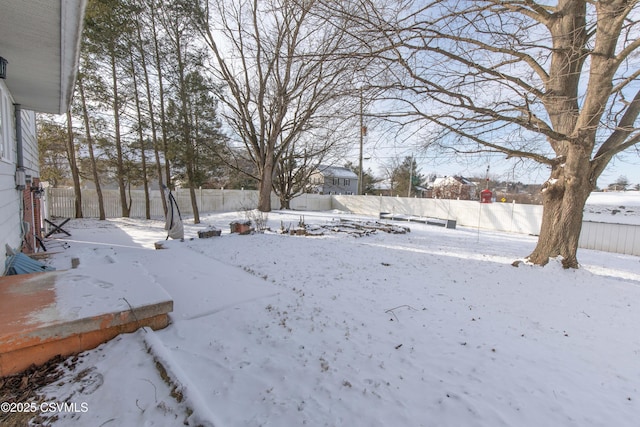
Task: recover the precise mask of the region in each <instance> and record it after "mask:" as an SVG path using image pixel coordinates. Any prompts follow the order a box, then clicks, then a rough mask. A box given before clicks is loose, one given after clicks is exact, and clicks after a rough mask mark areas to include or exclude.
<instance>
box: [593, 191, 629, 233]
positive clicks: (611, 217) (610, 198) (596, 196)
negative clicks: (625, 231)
mask: <svg viewBox="0 0 640 427" xmlns="http://www.w3.org/2000/svg"><path fill="white" fill-rule="evenodd" d="M584 219H585V220H586V221H595V222H609V223H618V224H634V225H640V191H617V192H615V191H611V192H606V193H605V192H598V193H591V196H590V197H589V199H588V200H587V206H585V209H584Z"/></svg>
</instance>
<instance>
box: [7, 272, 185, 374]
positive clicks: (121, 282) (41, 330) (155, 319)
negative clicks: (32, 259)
mask: <svg viewBox="0 0 640 427" xmlns="http://www.w3.org/2000/svg"><path fill="white" fill-rule="evenodd" d="M172 310H173V301H172V299H171V297H170V296H169V295H168V294H167V292H166V291H165V290H164V289H163V288H162V287H161V286H160V285H158V284H157V283H155V281H154V280H153V278H152V277H150V276H149V275H148V274H147V273H146V272H145V271H144V270H143V269H140V268H136V267H135V266H133V265H121V264H108V265H102V266H93V267H91V268H90V269H75V270H64V271H54V272H47V273H37V274H24V275H17V276H6V277H0V325H2V328H1V330H0V377H3V376H7V375H11V374H14V373H17V372H20V371H22V370H24V369H26V368H28V367H29V366H31V365H32V364H36V365H39V364H42V363H45V362H46V361H47V360H49V359H51V358H52V357H54V356H56V355H58V354H62V355H64V356H66V355H70V354H74V353H77V352H81V351H84V350H88V349H91V348H94V347H96V346H98V345H100V344H102V343H104V342H106V341H108V340H110V339H111V338H113V337H115V336H117V335H118V334H121V333H126V332H132V331H135V330H136V329H138V328H140V327H143V326H148V327H151V328H153V329H160V328H164V327H165V326H167V324H168V321H169V318H168V313H169V312H171V311H172Z"/></svg>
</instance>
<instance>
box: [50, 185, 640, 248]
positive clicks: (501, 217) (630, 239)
mask: <svg viewBox="0 0 640 427" xmlns="http://www.w3.org/2000/svg"><path fill="white" fill-rule="evenodd" d="M173 194H174V196H175V198H176V200H177V202H178V206H179V208H180V212H181V213H182V215H183V216H190V215H193V211H192V209H191V196H190V194H189V190H187V189H180V190H176V191H174V193H173ZM150 196H151V197H150V211H151V217H152V218H164V212H163V210H162V199H161V197H162V193H161V192H160V191H151V194H150ZM103 198H104V205H105V214H106V216H107V218H118V217H120V216H121V215H122V210H121V208H120V195H119V192H118V190H103ZM130 198H131V214H130V216H131V217H132V218H144V217H145V201H144V192H143V191H142V190H132V191H131V193H130ZM196 199H197V203H198V209H199V212H200V213H201V214H205V213H208V212H227V211H237V210H246V209H255V208H256V207H257V204H258V193H257V191H252V190H204V189H198V190H196ZM45 200H46V212H47V214H46V215H47V217H64V218H70V217H73V216H74V215H75V209H74V201H75V196H74V193H73V190H72V189H61V188H50V189H47V193H46V197H45ZM271 203H272V206H274V207H279V206H280V201H279V199H278V198H277V197H276V196H275V195H272V198H271ZM291 209H294V210H300V211H327V210H331V209H337V210H343V211H349V212H353V213H356V214H360V215H367V216H376V217H377V216H378V215H379V214H380V213H382V212H386V213H390V214H393V215H412V216H420V217H426V218H442V219H453V220H455V221H456V223H457V225H458V226H462V227H471V228H477V229H484V230H495V231H505V232H510V233H522V234H531V235H537V234H538V233H539V231H540V224H541V220H542V206H540V205H520V204H515V203H490V204H483V203H478V202H477V201H467V200H446V199H418V198H406V197H383V196H341V195H319V194H303V195H301V196H299V197H296V198H295V199H294V200H292V201H291ZM82 212H83V215H84V216H85V217H87V218H97V217H99V211H98V200H97V194H96V192H95V190H83V192H82ZM580 247H581V248H585V249H596V250H602V251H607V252H616V253H622V254H629V255H638V256H640V226H637V225H628V224H609V223H599V222H588V221H585V222H584V223H583V226H582V234H581V235H580Z"/></svg>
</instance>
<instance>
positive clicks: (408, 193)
mask: <svg viewBox="0 0 640 427" xmlns="http://www.w3.org/2000/svg"><path fill="white" fill-rule="evenodd" d="M412 186H413V154H411V164H410V165H409V190H408V191H407V197H411V187H412Z"/></svg>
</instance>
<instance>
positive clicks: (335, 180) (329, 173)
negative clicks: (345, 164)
mask: <svg viewBox="0 0 640 427" xmlns="http://www.w3.org/2000/svg"><path fill="white" fill-rule="evenodd" d="M309 184H310V192H311V193H318V194H358V175H356V174H355V173H354V172H353V171H351V170H350V169H347V168H342V167H339V166H327V165H318V167H317V168H316V170H315V171H314V172H313V173H312V174H311V176H310V177H309Z"/></svg>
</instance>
